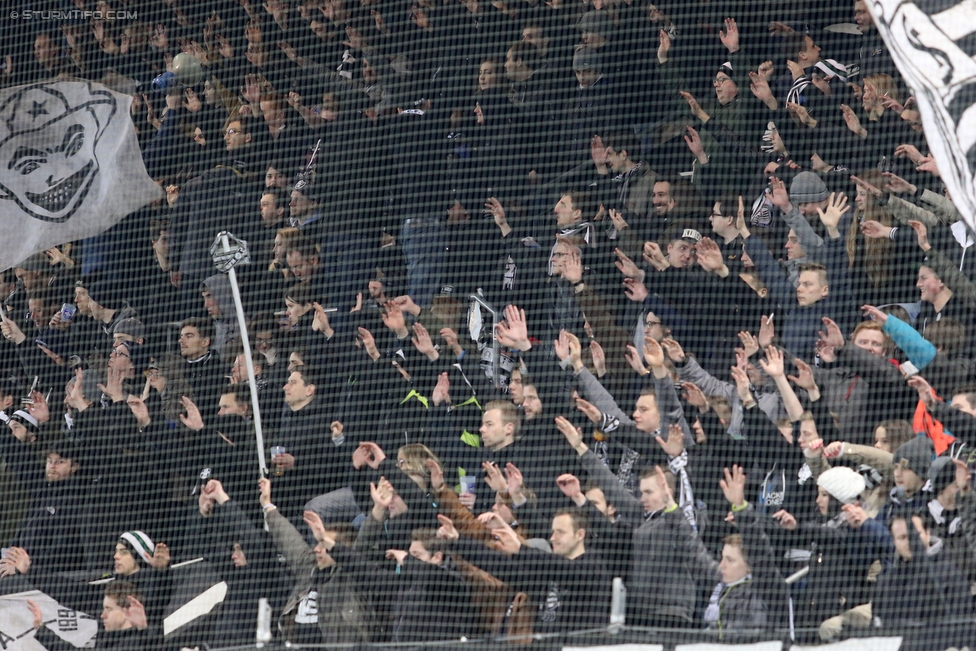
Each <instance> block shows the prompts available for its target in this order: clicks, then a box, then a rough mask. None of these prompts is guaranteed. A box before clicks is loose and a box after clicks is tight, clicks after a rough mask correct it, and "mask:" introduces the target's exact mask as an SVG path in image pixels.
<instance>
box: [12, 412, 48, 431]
mask: <svg viewBox="0 0 976 651" xmlns="http://www.w3.org/2000/svg"><path fill="white" fill-rule="evenodd" d="M10 422H13V423H20V424H21V425H23V426H24V428H25V429H27V432H28V433H30V434H33V435H34V436H37V433H38V432H40V430H41V424H40V423H38V422H37V419H36V418H34V417H33V416H31V415H30V414H29V413H28V412H26V411H24V410H23V409H18V410H17V411H15V412H14V413H13V415H12V416H11V417H10Z"/></svg>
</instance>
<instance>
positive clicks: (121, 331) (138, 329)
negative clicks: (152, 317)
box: [112, 318, 146, 339]
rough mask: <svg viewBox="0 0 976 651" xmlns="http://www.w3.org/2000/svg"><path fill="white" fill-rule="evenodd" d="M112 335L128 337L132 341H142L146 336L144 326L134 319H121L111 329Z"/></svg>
mask: <svg viewBox="0 0 976 651" xmlns="http://www.w3.org/2000/svg"><path fill="white" fill-rule="evenodd" d="M112 334H115V335H129V336H130V337H132V339H142V338H143V337H145V336H146V326H144V325H143V324H142V321H140V320H139V319H136V318H129V319H122V320H121V321H119V322H118V323H116V324H115V327H114V328H112Z"/></svg>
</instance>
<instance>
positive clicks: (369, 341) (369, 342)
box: [358, 328, 380, 361]
mask: <svg viewBox="0 0 976 651" xmlns="http://www.w3.org/2000/svg"><path fill="white" fill-rule="evenodd" d="M358 332H359V340H360V341H362V342H363V350H365V351H366V354H367V355H369V356H370V357H372V358H373V361H376V360H378V359H379V358H380V351H379V349H378V348H376V340H375V339H374V338H373V333H372V332H370V331H369V330H367V329H366V328H359V329H358Z"/></svg>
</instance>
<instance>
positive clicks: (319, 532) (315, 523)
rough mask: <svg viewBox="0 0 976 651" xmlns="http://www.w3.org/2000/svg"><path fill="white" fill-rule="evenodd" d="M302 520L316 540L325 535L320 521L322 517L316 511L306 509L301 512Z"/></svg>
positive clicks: (323, 525)
mask: <svg viewBox="0 0 976 651" xmlns="http://www.w3.org/2000/svg"><path fill="white" fill-rule="evenodd" d="M302 520H304V521H305V524H307V525H308V528H309V529H311V530H312V536H313V537H314V538H315V539H316V540H318V541H320V542H321V541H322V540H323V539H324V538H325V537H326V533H325V524H324V523H323V522H322V517H321V516H320V515H319V514H318V513H316V512H315V511H311V510H306V511H304V512H303V513H302Z"/></svg>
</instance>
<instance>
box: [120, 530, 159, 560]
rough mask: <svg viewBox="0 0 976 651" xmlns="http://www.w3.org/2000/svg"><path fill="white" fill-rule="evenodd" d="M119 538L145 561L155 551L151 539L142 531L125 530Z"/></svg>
mask: <svg viewBox="0 0 976 651" xmlns="http://www.w3.org/2000/svg"><path fill="white" fill-rule="evenodd" d="M119 540H120V541H121V542H122V543H123V544H125V545H126V546H127V547H128V548H129V549H130V550H131V551H132V552H133V553H134V554H137V555H138V556H139V557H140V558H141V559H142V560H144V561H145V562H147V563H148V562H149V560H150V559H151V558H152V557H153V552H155V551H156V545H154V544H153V541H152V539H151V538H150V537H149V536H147V535H146V534H145V533H143V532H142V531H126V532H125V533H124V534H122V535H121V536H119Z"/></svg>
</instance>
